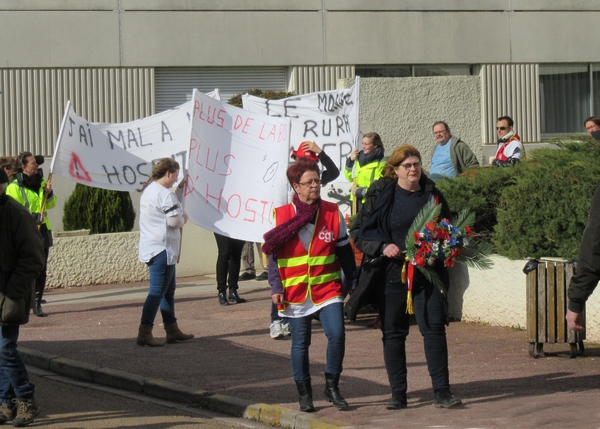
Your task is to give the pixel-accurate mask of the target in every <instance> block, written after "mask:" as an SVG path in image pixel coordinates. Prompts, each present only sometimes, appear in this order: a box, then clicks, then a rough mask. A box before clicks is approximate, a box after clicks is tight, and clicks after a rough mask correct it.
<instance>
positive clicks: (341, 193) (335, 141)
mask: <svg viewBox="0 0 600 429" xmlns="http://www.w3.org/2000/svg"><path fill="white" fill-rule="evenodd" d="M359 94H360V80H359V78H358V77H357V78H356V81H355V83H354V85H353V86H352V87H350V88H348V89H341V90H332V91H322V92H313V93H310V94H303V95H297V96H293V97H289V98H284V99H280V100H266V99H264V98H259V97H255V96H251V95H248V94H244V95H243V96H242V102H243V106H244V109H246V110H249V111H250V112H255V113H261V114H264V115H269V116H273V117H282V118H290V119H291V121H292V125H291V127H292V129H291V137H290V141H291V148H293V149H297V148H298V147H299V146H300V143H302V142H303V141H306V140H309V141H314V142H316V143H317V144H318V145H319V147H320V148H321V149H323V150H324V151H325V153H327V155H329V157H330V158H331V159H332V160H333V161H334V162H335V163H336V164H337V166H338V168H339V169H340V172H341V173H340V176H339V177H338V179H337V180H336V181H334V182H333V183H331V184H329V185H328V186H327V187H326V188H325V189H323V190H322V191H321V197H322V198H323V199H326V200H329V201H332V202H335V203H338V204H339V205H340V209H341V210H342V212H343V213H344V214H349V213H350V186H351V184H350V183H348V181H346V179H345V178H344V175H343V169H344V166H345V163H346V158H347V157H348V156H349V155H350V153H352V151H353V150H354V149H355V148H359V149H360V141H359V138H360V137H359V135H360V130H359V125H360V124H359V104H360V103H359ZM290 155H291V153H290Z"/></svg>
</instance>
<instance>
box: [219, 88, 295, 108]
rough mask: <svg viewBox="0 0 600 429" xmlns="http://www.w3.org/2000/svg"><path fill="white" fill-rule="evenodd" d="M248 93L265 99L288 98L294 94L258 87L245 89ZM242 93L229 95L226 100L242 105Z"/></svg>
mask: <svg viewBox="0 0 600 429" xmlns="http://www.w3.org/2000/svg"><path fill="white" fill-rule="evenodd" d="M246 93H248V94H249V95H254V96H255V97H260V98H266V99H267V100H280V99H282V98H288V97H291V96H292V95H294V93H293V92H284V91H269V90H267V91H262V90H260V89H249V90H248V91H246ZM242 95H243V94H236V95H234V96H233V97H231V98H230V99H229V101H228V103H229V104H231V105H232V106H236V107H240V108H241V107H242Z"/></svg>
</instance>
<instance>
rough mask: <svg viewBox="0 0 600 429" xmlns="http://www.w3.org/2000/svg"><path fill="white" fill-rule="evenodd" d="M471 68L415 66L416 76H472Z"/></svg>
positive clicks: (465, 66)
mask: <svg viewBox="0 0 600 429" xmlns="http://www.w3.org/2000/svg"><path fill="white" fill-rule="evenodd" d="M472 74H473V73H472V72H471V66H469V65H464V66H415V67H414V76H419V77H421V76H471V75H472Z"/></svg>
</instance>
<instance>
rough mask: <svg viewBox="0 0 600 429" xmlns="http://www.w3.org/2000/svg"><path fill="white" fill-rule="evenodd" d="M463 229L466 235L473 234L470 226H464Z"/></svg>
mask: <svg viewBox="0 0 600 429" xmlns="http://www.w3.org/2000/svg"><path fill="white" fill-rule="evenodd" d="M465 231H466V232H467V237H471V236H472V235H473V230H472V229H471V227H470V226H468V225H467V226H465Z"/></svg>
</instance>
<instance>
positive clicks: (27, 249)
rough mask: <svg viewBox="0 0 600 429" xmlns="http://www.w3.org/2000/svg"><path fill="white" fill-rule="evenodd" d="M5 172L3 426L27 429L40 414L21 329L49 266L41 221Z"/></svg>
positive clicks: (0, 338)
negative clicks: (11, 190)
mask: <svg viewBox="0 0 600 429" xmlns="http://www.w3.org/2000/svg"><path fill="white" fill-rule="evenodd" d="M7 183H8V176H7V174H6V172H5V171H4V169H2V168H0V270H1V272H0V424H3V423H6V422H8V421H10V420H12V424H13V426H27V425H29V424H30V423H32V422H33V420H34V419H35V416H37V415H38V414H39V412H40V407H39V406H38V404H37V403H36V400H35V398H34V395H35V385H34V384H33V383H31V382H30V381H29V376H28V374H27V369H26V368H25V364H24V363H23V360H22V359H21V356H20V355H19V352H18V350H17V341H18V339H19V326H20V325H25V324H26V323H27V322H28V321H29V311H30V309H31V301H32V298H33V291H34V285H35V280H36V278H37V277H38V275H39V274H40V273H41V272H42V270H43V269H44V266H45V264H46V259H45V253H44V244H43V242H42V237H41V235H40V232H39V230H38V228H37V226H36V224H35V220H34V218H33V216H31V214H29V213H28V212H27V210H25V208H24V207H23V206H22V205H21V204H19V203H18V202H17V201H15V200H14V199H13V198H11V197H9V196H8V195H6V194H5V190H6V186H7Z"/></svg>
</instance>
